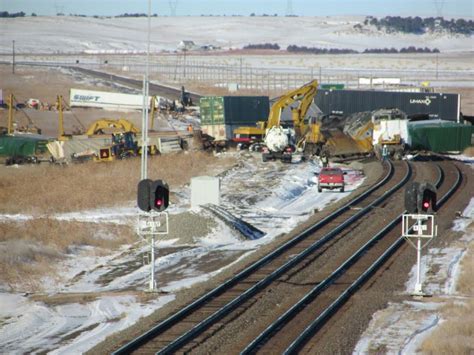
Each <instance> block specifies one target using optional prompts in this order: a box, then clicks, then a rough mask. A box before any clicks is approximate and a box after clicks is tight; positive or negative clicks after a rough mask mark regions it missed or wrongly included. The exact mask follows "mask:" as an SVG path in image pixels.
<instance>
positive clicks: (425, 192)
mask: <svg viewBox="0 0 474 355" xmlns="http://www.w3.org/2000/svg"><path fill="white" fill-rule="evenodd" d="M419 197H420V199H421V203H420V204H421V206H420V207H421V211H422V212H425V213H426V212H430V211H433V212H436V210H437V208H436V189H435V188H434V187H433V185H431V184H422V185H421V186H420V192H419Z"/></svg>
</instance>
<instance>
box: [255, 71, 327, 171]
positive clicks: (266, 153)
mask: <svg viewBox="0 0 474 355" xmlns="http://www.w3.org/2000/svg"><path fill="white" fill-rule="evenodd" d="M317 89H318V82H317V80H312V81H311V82H309V83H307V84H305V85H303V86H301V87H300V88H298V89H296V90H292V91H290V92H288V93H286V94H284V95H282V96H281V97H279V98H278V99H277V100H276V101H275V103H274V104H273V105H272V107H271V109H270V113H269V116H268V121H267V125H266V133H265V138H264V143H265V147H264V150H263V153H262V160H263V161H267V160H272V159H281V160H282V161H283V162H291V159H292V154H293V152H294V151H295V150H296V149H298V150H299V151H306V152H311V153H313V154H318V153H319V152H320V150H321V147H322V145H323V144H324V142H325V139H324V136H323V135H322V134H321V132H320V125H319V123H317V122H316V121H315V120H311V119H310V120H308V121H307V122H305V118H306V114H307V113H308V110H309V108H310V106H311V104H312V102H313V99H314V97H315V95H316V93H317ZM295 103H298V105H297V106H294V107H293V106H292V105H294V104H295ZM287 107H290V109H291V118H292V121H293V131H292V130H291V129H288V128H283V127H282V126H281V124H280V119H281V114H282V112H283V110H284V109H285V108H287Z"/></svg>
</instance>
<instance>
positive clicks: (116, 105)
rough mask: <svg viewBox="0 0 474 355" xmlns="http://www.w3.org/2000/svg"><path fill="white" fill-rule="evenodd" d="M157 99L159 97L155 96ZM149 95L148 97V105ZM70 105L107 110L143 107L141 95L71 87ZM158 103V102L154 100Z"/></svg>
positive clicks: (138, 108) (128, 109)
mask: <svg viewBox="0 0 474 355" xmlns="http://www.w3.org/2000/svg"><path fill="white" fill-rule="evenodd" d="M157 99H158V101H159V100H161V98H157ZM150 100H151V97H149V98H148V107H149V105H150ZM69 104H70V106H71V107H99V108H103V109H108V110H116V111H130V110H141V109H142V108H143V95H132V94H121V93H115V92H106V91H92V90H80V89H71V91H70V98H69ZM156 104H159V102H156Z"/></svg>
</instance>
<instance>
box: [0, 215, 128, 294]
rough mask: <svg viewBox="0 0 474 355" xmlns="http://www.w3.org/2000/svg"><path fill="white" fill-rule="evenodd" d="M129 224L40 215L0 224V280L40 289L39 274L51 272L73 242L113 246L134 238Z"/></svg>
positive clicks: (109, 248) (52, 274) (68, 251)
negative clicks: (17, 221) (20, 221)
mask: <svg viewBox="0 0 474 355" xmlns="http://www.w3.org/2000/svg"><path fill="white" fill-rule="evenodd" d="M135 240H136V238H135V236H134V232H133V230H132V228H131V227H129V226H120V225H99V224H96V223H79V222H65V221H56V220H52V219H49V218H39V219H34V220H30V221H26V222H23V223H15V222H13V223H11V222H10V223H1V224H0V269H1V270H2V273H0V283H5V284H8V285H10V288H11V289H18V288H20V289H21V290H23V291H25V290H28V291H33V290H35V291H36V290H39V289H41V280H40V277H41V276H44V275H46V274H48V275H50V276H54V274H55V270H54V265H55V264H56V263H57V262H58V261H60V260H62V259H63V258H64V256H65V255H66V254H67V253H70V252H71V251H72V248H73V247H75V246H94V247H99V248H101V249H98V250H116V249H117V248H118V247H119V246H120V245H123V244H129V243H132V242H133V241H135Z"/></svg>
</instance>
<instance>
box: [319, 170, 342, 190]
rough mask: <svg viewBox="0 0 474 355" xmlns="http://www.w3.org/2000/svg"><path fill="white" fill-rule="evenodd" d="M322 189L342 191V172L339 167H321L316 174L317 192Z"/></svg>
mask: <svg viewBox="0 0 474 355" xmlns="http://www.w3.org/2000/svg"><path fill="white" fill-rule="evenodd" d="M323 189H330V190H334V189H339V191H341V192H344V172H343V171H342V170H341V169H339V168H329V167H327V168H322V169H321V171H320V172H319V175H318V192H322V191H323Z"/></svg>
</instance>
